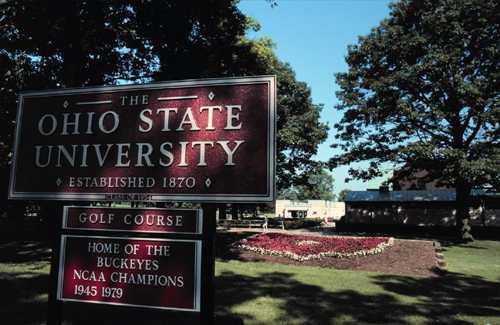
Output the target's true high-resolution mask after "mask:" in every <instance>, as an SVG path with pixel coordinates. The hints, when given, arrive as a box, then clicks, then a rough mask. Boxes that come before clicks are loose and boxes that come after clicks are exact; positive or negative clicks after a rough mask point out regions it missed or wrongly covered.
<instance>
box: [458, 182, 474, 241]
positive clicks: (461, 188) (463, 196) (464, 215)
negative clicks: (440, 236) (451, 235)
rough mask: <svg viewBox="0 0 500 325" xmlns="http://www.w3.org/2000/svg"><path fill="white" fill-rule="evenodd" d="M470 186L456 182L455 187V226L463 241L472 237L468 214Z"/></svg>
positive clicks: (470, 239)
mask: <svg viewBox="0 0 500 325" xmlns="http://www.w3.org/2000/svg"><path fill="white" fill-rule="evenodd" d="M470 191H471V188H470V186H468V185H467V184H465V183H464V182H458V183H457V187H456V194H457V195H456V201H455V209H456V226H457V232H458V236H459V239H460V240H461V241H463V242H471V241H473V240H474V237H473V236H472V234H471V227H470V215H469V207H468V201H469V195H470Z"/></svg>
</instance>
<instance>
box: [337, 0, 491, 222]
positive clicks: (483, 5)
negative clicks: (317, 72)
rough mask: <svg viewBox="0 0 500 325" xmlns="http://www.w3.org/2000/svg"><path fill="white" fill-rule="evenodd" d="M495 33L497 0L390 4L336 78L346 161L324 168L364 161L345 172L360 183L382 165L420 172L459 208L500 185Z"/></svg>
mask: <svg viewBox="0 0 500 325" xmlns="http://www.w3.org/2000/svg"><path fill="white" fill-rule="evenodd" d="M499 31H500V4H499V2H498V1H491V0H490V1H488V0H487V1H484V0H454V1H451V0H438V1H434V0H418V1H416V0H403V1H400V2H397V3H395V4H393V5H392V6H391V14H390V17H389V18H388V19H386V20H384V21H382V23H381V24H380V25H379V26H378V27H376V28H374V29H373V30H372V32H371V33H370V34H369V35H367V36H363V37H360V38H359V42H358V44H356V45H352V46H350V47H349V49H348V55H347V58H346V60H347V64H348V66H349V70H348V72H346V73H339V74H337V82H338V84H339V85H340V91H339V92H338V94H337V96H338V97H339V99H340V104H339V105H338V106H337V109H338V110H340V111H342V112H343V113H344V116H343V118H342V120H341V121H340V123H338V124H337V125H336V126H335V127H336V129H337V131H338V132H337V135H336V139H337V142H336V143H335V144H334V145H333V147H339V148H340V149H342V151H343V153H341V154H339V155H337V156H334V157H333V158H332V159H331V160H330V167H331V168H335V167H336V166H339V165H343V164H350V163H353V162H358V161H364V160H367V161H370V165H369V167H368V168H367V169H364V170H355V169H350V175H351V176H352V177H354V178H358V179H370V178H373V177H376V176H381V175H382V173H381V170H380V167H381V166H382V165H383V163H385V162H392V163H394V164H395V165H399V166H401V165H406V166H407V167H408V168H407V170H408V171H410V172H412V171H415V170H426V171H428V172H429V174H428V178H429V179H439V180H440V181H441V183H444V184H445V185H449V186H451V187H455V188H456V189H457V204H458V202H459V201H461V202H462V205H463V201H465V199H466V198H467V196H468V194H469V191H470V189H471V188H472V187H474V186H482V185H493V186H498V184H499V179H500V106H499V103H500V95H499V85H500V46H499V44H500V43H499V41H498V40H499V39H500V33H499ZM402 176H403V175H402ZM463 211H464V207H463V206H460V207H458V212H459V220H460V219H461V217H460V214H461V213H463ZM465 228H466V227H465Z"/></svg>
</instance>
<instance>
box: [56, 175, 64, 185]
mask: <svg viewBox="0 0 500 325" xmlns="http://www.w3.org/2000/svg"><path fill="white" fill-rule="evenodd" d="M62 183H63V181H62V179H61V178H60V177H58V178H57V180H56V185H57V186H61V184H62Z"/></svg>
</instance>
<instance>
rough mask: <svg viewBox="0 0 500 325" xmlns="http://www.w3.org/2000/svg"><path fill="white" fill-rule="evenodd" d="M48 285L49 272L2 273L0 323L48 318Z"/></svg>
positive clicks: (10, 323)
mask: <svg viewBox="0 0 500 325" xmlns="http://www.w3.org/2000/svg"><path fill="white" fill-rule="evenodd" d="M48 287H49V276H48V275H47V274H37V273H32V272H19V273H8V274H7V273H0V288H1V294H0V306H1V308H0V320H1V321H0V323H2V324H9V325H17V324H23V325H25V324H40V323H42V322H43V321H44V320H45V319H46V312H47V296H46V294H47V293H48Z"/></svg>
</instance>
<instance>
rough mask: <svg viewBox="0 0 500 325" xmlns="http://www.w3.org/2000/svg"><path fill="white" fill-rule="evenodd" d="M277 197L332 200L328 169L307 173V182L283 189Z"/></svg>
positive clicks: (330, 177) (331, 186)
mask: <svg viewBox="0 0 500 325" xmlns="http://www.w3.org/2000/svg"><path fill="white" fill-rule="evenodd" d="M278 197H279V198H280V199H286V200H328V201H332V200H333V199H334V198H335V196H334V194H333V177H332V175H331V174H330V173H329V172H328V171H326V170H324V169H320V170H319V171H318V173H316V174H311V175H309V179H308V181H307V184H304V185H295V186H292V187H290V188H286V189H283V190H281V191H280V192H279V194H278Z"/></svg>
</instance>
